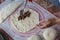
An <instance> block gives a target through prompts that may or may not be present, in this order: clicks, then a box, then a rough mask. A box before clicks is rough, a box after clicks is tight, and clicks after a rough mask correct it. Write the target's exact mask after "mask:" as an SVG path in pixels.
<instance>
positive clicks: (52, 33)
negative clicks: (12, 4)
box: [43, 28, 57, 40]
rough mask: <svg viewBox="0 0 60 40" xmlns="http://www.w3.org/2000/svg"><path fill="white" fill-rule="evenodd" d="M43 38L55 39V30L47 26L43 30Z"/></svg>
mask: <svg viewBox="0 0 60 40" xmlns="http://www.w3.org/2000/svg"><path fill="white" fill-rule="evenodd" d="M43 37H44V38H45V40H55V39H56V37H57V31H56V30H55V29H53V28H48V29H46V30H45V31H44V32H43Z"/></svg>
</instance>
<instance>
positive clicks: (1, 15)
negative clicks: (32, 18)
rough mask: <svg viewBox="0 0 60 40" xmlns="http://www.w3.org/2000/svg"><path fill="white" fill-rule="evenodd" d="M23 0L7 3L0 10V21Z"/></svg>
mask: <svg viewBox="0 0 60 40" xmlns="http://www.w3.org/2000/svg"><path fill="white" fill-rule="evenodd" d="M22 3H23V2H20V1H19V2H18V1H14V2H12V3H10V4H7V5H6V6H5V7H3V8H2V9H1V10H0V23H2V21H3V20H5V19H6V18H7V17H8V16H9V15H10V14H11V13H12V12H13V11H14V10H16V8H17V7H18V6H19V5H22Z"/></svg>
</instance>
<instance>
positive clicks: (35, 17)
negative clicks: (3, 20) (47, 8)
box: [11, 8, 39, 33]
mask: <svg viewBox="0 0 60 40" xmlns="http://www.w3.org/2000/svg"><path fill="white" fill-rule="evenodd" d="M26 11H30V12H31V15H30V17H26V18H25V19H23V20H18V17H19V14H20V11H18V12H17V11H16V12H15V14H14V15H12V16H11V22H12V25H14V27H15V28H16V29H17V30H18V31H19V32H22V33H25V32H27V31H29V30H31V29H33V28H34V27H35V26H36V25H37V24H39V14H38V13H37V12H36V11H34V10H32V9H30V8H25V9H24V12H26Z"/></svg>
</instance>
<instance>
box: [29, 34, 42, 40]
mask: <svg viewBox="0 0 60 40" xmlns="http://www.w3.org/2000/svg"><path fill="white" fill-rule="evenodd" d="M28 40H41V38H40V36H39V35H32V36H31V37H29V38H28Z"/></svg>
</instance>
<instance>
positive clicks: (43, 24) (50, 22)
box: [39, 18, 56, 28]
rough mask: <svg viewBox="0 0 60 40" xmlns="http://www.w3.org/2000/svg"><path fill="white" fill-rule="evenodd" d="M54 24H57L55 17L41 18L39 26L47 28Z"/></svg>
mask: <svg viewBox="0 0 60 40" xmlns="http://www.w3.org/2000/svg"><path fill="white" fill-rule="evenodd" d="M54 24H56V19H54V18H51V19H46V20H41V21H40V25H39V27H40V28H47V27H50V26H52V25H54Z"/></svg>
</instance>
